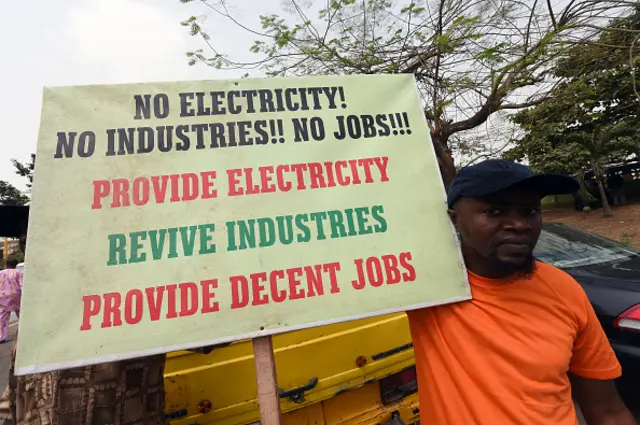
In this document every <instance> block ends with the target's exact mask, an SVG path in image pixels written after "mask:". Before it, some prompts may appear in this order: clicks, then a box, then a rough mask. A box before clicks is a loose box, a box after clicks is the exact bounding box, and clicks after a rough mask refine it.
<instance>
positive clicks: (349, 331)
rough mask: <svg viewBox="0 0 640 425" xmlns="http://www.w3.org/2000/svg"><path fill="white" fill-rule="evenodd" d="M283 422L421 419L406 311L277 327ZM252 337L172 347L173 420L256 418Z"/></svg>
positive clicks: (222, 422) (221, 422)
mask: <svg viewBox="0 0 640 425" xmlns="http://www.w3.org/2000/svg"><path fill="white" fill-rule="evenodd" d="M273 344H274V350H275V360H276V368H277V371H278V386H279V388H280V399H281V406H282V411H283V413H284V424H286V425H305V424H309V425H311V424H314V425H356V424H358V425H386V424H388V425H401V424H407V425H409V424H417V423H419V416H420V412H419V410H418V397H417V383H416V372H415V361H414V357H413V345H412V344H411V336H410V334H409V326H408V321H407V317H406V315H405V314H404V313H399V314H393V315H387V316H380V317H374V318H370V319H364V320H359V321H354V322H347V323H340V324H335V325H329V326H323V327H319V328H312V329H306V330H302V331H297V332H292V333H287V334H282V335H276V336H274V337H273ZM255 380H256V379H255V371H254V364H253V349H252V344H251V341H241V342H236V343H233V344H230V345H226V346H222V347H216V348H212V349H211V348H209V349H207V350H204V351H203V352H185V351H181V352H176V353H171V354H169V355H168V358H167V364H166V367H165V392H166V400H167V406H166V413H167V415H168V416H169V418H171V424H172V425H195V424H197V425H208V424H211V425H244V424H258V423H259V420H260V413H259V410H258V401H257V399H256V383H255Z"/></svg>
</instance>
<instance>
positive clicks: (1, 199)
mask: <svg viewBox="0 0 640 425" xmlns="http://www.w3.org/2000/svg"><path fill="white" fill-rule="evenodd" d="M28 202H29V197H28V196H25V195H23V194H22V193H21V192H20V191H19V190H18V189H17V188H16V187H15V186H13V185H12V184H10V183H7V182H5V181H2V180H0V205H26V204H27V203H28Z"/></svg>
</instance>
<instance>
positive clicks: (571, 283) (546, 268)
mask: <svg viewBox="0 0 640 425" xmlns="http://www.w3.org/2000/svg"><path fill="white" fill-rule="evenodd" d="M535 276H536V278H538V279H539V280H540V281H541V282H543V283H544V284H545V285H547V286H548V287H549V289H551V290H552V291H553V292H556V293H558V294H559V295H561V296H562V297H570V298H569V299H576V300H580V299H583V297H584V296H585V295H584V290H583V289H582V286H581V285H580V284H579V283H578V281H577V280H575V278H574V277H573V276H571V275H570V274H569V273H567V272H565V271H564V270H561V269H559V268H557V267H555V266H552V265H551V264H547V263H543V262H541V261H537V262H536V272H535Z"/></svg>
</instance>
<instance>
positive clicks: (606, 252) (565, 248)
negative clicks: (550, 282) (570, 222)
mask: <svg viewBox="0 0 640 425" xmlns="http://www.w3.org/2000/svg"><path fill="white" fill-rule="evenodd" d="M534 255H535V256H536V258H537V259H539V260H540V261H543V262H545V263H549V264H552V265H554V266H556V267H560V268H571V267H584V266H591V265H595V264H602V263H609V262H619V261H624V260H627V259H629V258H631V257H635V256H637V255H638V253H637V251H636V250H635V249H633V248H631V247H628V246H626V245H623V244H621V243H618V242H615V241H612V240H610V239H606V238H603V237H601V236H598V235H595V234H592V233H587V232H585V231H582V230H579V229H576V228H573V227H569V226H565V225H562V224H557V223H545V226H544V230H543V231H542V234H541V235H540V240H539V241H538V245H537V246H536V249H535V252H534Z"/></svg>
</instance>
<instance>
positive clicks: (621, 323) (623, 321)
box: [613, 304, 640, 331]
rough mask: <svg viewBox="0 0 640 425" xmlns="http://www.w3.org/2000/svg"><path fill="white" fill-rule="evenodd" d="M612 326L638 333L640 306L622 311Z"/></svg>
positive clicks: (639, 329)
mask: <svg viewBox="0 0 640 425" xmlns="http://www.w3.org/2000/svg"><path fill="white" fill-rule="evenodd" d="M613 324H614V325H615V326H617V327H619V328H622V329H631V330H634V331H640V304H636V305H634V306H633V307H631V308H630V309H629V310H626V311H624V312H623V313H622V314H621V315H620V316H618V318H617V319H616V321H615V322H613Z"/></svg>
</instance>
